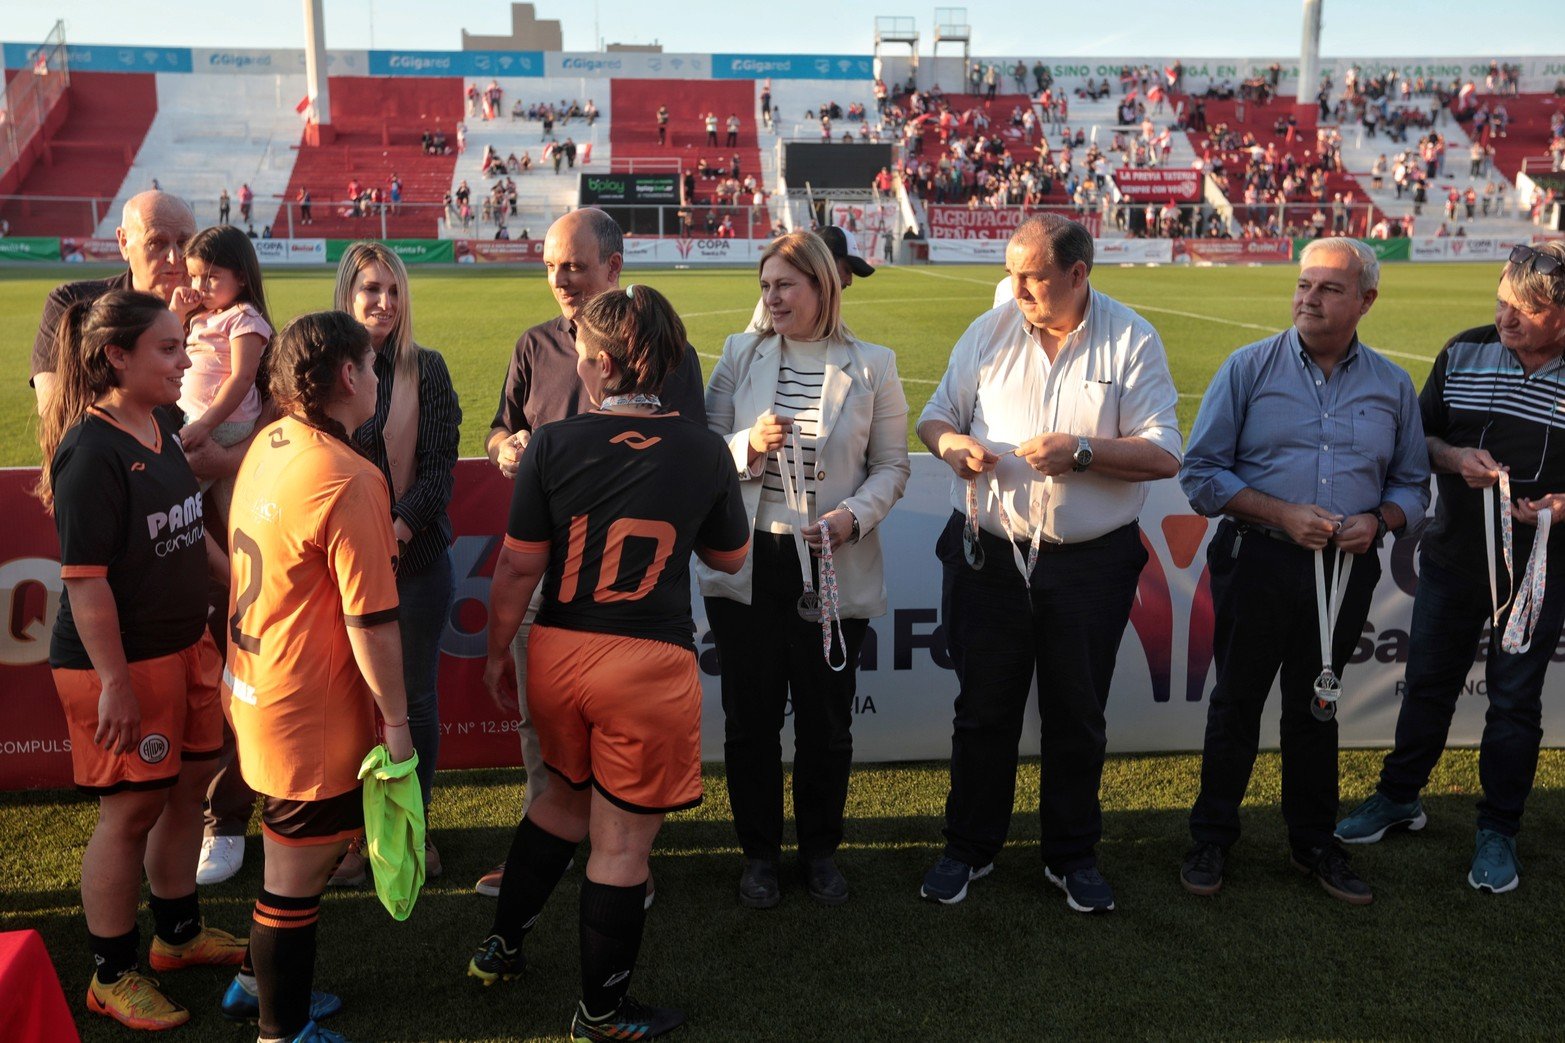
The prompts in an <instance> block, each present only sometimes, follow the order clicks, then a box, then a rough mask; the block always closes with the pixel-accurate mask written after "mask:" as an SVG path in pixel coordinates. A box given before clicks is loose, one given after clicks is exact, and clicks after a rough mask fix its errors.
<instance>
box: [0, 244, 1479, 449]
mask: <svg viewBox="0 0 1565 1043" xmlns="http://www.w3.org/2000/svg"><path fill="white" fill-rule="evenodd" d="M110 271H111V269H106V268H95V269H83V268H82V267H80V266H74V265H73V266H65V265H51V266H38V267H18V266H14V265H13V266H0V345H3V349H0V466H15V465H24V464H37V462H38V450H37V443H36V438H35V436H34V429H33V426H32V412H33V406H32V394H31V392H30V391H29V390H28V389H27V386H26V380H27V375H28V369H27V359H28V354H29V351H30V349H31V346H32V339H33V334H34V332H35V331H36V329H37V322H38V313H39V311H40V309H41V308H42V306H43V299H44V297H45V295H46V294H47V293H48V292H49V290H50V288H52V287H53V286H54V285H55V284H56V283H58V282H60V281H62V280H64V279H68V278H82V277H84V276H86V275H89V274H92V275H101V274H108V273H109V272H110ZM1497 274H1498V269H1497V267H1496V266H1494V265H1425V266H1416V265H1407V264H1404V265H1391V266H1387V267H1386V268H1385V269H1384V270H1383V276H1382V293H1381V300H1380V301H1379V302H1378V303H1377V304H1376V305H1375V307H1374V309H1373V310H1372V311H1371V312H1370V313H1369V315H1368V317H1367V318H1366V319H1365V322H1364V325H1363V329H1362V333H1363V336H1364V339H1365V341H1366V342H1367V343H1369V344H1371V345H1373V346H1375V347H1378V348H1384V349H1387V350H1389V351H1394V352H1398V353H1400V354H1399V355H1398V356H1394V357H1395V359H1396V361H1398V362H1400V363H1401V364H1402V365H1404V366H1406V367H1408V370H1409V371H1410V372H1411V373H1412V375H1413V379H1414V381H1415V383H1417V384H1420V385H1421V384H1422V383H1423V379H1424V376H1425V374H1426V373H1427V372H1428V360H1430V359H1433V358H1434V355H1435V353H1436V352H1437V351H1438V350H1439V349H1440V346H1441V345H1442V344H1444V343H1445V341H1446V339H1447V338H1449V337H1450V336H1451V334H1453V333H1456V332H1457V331H1459V330H1462V329H1466V328H1468V327H1470V326H1474V325H1478V324H1480V323H1484V322H1490V321H1493V307H1492V302H1493V299H1494V284H1495V280H1496V278H1497ZM1000 275H1001V272H1000V269H998V268H994V267H980V266H971V267H939V268H933V267H920V268H892V269H884V270H882V271H880V272H878V273H876V275H875V276H874V277H873V278H870V279H860V280H858V281H856V282H855V283H854V284H853V286H852V288H851V289H849V290H848V291H847V293H846V295H845V297H844V301H845V304H844V313H845V315H846V318H847V321H848V323H849V325H850V326H851V327H852V328H853V330H854V331H855V332H856V333H857V334H858V335H859V336H860V337H863V338H864V339H866V340H871V341H876V342H878V343H882V344H886V345H889V346H891V347H892V348H895V349H896V351H897V354H898V357H899V368H900V371H901V374H902V377H903V380H904V381H905V382H906V387H907V394H908V400H909V402H910V403H911V405H912V416H911V417H910V419H909V428H910V431H909V433H910V435H911V427H912V423H913V421H914V420H915V419H916V418H917V415H918V411H919V409H921V408H922V407H923V404H924V402H925V400H926V399H928V397H929V395H930V393H931V392H932V391H933V390H934V386H935V383H936V382H938V381H939V379H940V375H941V373H942V372H944V369H945V363H946V358H947V357H948V356H949V354H950V351H951V346H952V345H953V344H954V343H956V339H957V338H958V337H959V336H961V333H962V331H963V330H964V329H965V328H966V327H967V324H968V323H969V322H971V321H972V320H973V318H975V317H976V316H977V315H978V314H979V313H980V312H981V311H983V310H985V309H986V308H987V307H988V306H989V301H990V299H991V294H992V293H993V290H994V284H995V282H996V281H998V279H999V278H1000ZM631 277H632V278H635V279H637V280H640V281H643V282H646V283H649V284H651V285H654V286H656V287H658V288H659V289H661V290H663V291H664V292H665V293H667V294H668V296H669V298H670V299H671V300H672V301H673V302H674V304H675V306H676V307H678V308H679V309H680V312H681V313H682V314H683V315H684V316H685V318H686V323H687V325H688V326H689V329H690V338H691V341H692V343H694V344H695V346H696V349H697V350H698V351H700V352H701V353H702V356H703V358H702V365H703V368H704V369H706V370H707V371H708V372H710V370H711V367H712V365H713V363H714V362H715V360H716V358H717V356H718V354H719V353H720V352H721V350H722V346H723V338H724V337H726V336H727V335H728V334H730V333H735V332H737V331H739V330H741V329H743V328H744V325H745V323H747V322H748V321H749V317H750V312H751V309H752V308H753V307H754V306H755V299H756V295H757V290H756V286H755V275H754V273H753V272H749V271H740V270H725V271H693V270H692V271H636V272H634V273H632V276H631ZM266 278H267V293H268V295H269V296H270V299H271V303H272V308H273V314H274V317H275V318H276V319H277V320H278V322H279V323H281V322H282V321H284V320H286V319H287V318H289V317H291V316H293V315H297V314H299V313H300V312H304V311H309V310H312V309H318V308H323V307H326V306H327V305H328V304H329V303H330V301H331V287H332V282H331V275H330V273H328V272H325V271H314V270H312V271H290V270H286V269H272V270H269V271H268V273H267V277H266ZM1293 279H1294V270H1293V269H1292V268H1290V267H1287V266H1279V267H1267V268H1195V269H1190V268H1172V267H1170V268H1155V269H1154V268H1109V267H1105V268H1100V269H1099V270H1098V271H1097V272H1096V273H1095V274H1094V276H1093V282H1094V284H1095V285H1096V286H1097V287H1098V288H1099V289H1101V290H1103V291H1105V292H1106V293H1109V294H1111V295H1112V296H1114V297H1117V298H1119V299H1120V300H1122V301H1125V302H1126V303H1128V304H1131V305H1133V306H1135V307H1138V308H1139V309H1141V311H1142V313H1143V314H1144V315H1145V316H1146V317H1147V318H1148V319H1150V320H1151V322H1152V323H1153V325H1155V326H1156V327H1157V328H1158V330H1159V332H1160V333H1161V334H1162V336H1163V340H1164V343H1165V344H1166V345H1167V347H1168V353H1169V358H1170V363H1171V365H1172V367H1173V373H1174V381H1175V383H1176V384H1177V385H1178V387H1179V390H1180V392H1181V394H1182V395H1185V396H1189V397H1185V398H1182V399H1181V400H1180V405H1179V419H1180V423H1181V426H1182V427H1183V428H1184V429H1185V430H1186V431H1188V430H1189V428H1190V423H1191V421H1193V420H1194V419H1195V411H1196V406H1197V404H1198V396H1199V395H1200V393H1201V392H1202V391H1203V390H1204V389H1205V388H1206V384H1207V381H1209V380H1210V379H1211V376H1212V373H1213V372H1214V371H1215V370H1216V368H1217V365H1218V363H1219V362H1221V361H1222V359H1223V358H1224V357H1225V356H1226V355H1227V354H1228V353H1229V352H1231V351H1232V350H1233V349H1234V348H1236V347H1238V346H1240V345H1242V344H1246V343H1248V342H1250V341H1252V340H1255V339H1257V338H1259V337H1261V336H1264V335H1266V334H1267V333H1269V332H1272V331H1275V330H1278V329H1281V328H1283V327H1285V326H1286V325H1287V324H1288V322H1289V315H1290V312H1289V295H1290V293H1291V291H1292V285H1293ZM413 302H414V311H413V315H414V324H415V329H416V332H417V335H418V337H419V339H420V341H421V342H422V343H424V344H427V345H428V346H430V347H433V348H438V349H439V350H440V351H442V352H443V353H444V354H445V356H446V360H447V361H448V362H449V363H450V366H451V372H452V376H453V378H454V379H455V381H456V388H457V394H458V396H459V398H460V399H461V402H462V406H463V409H464V410H465V412H466V414H467V415H466V420H465V422H464V423H463V425H462V453H463V455H465V456H478V455H481V454H482V452H483V440H484V436H485V435H486V434H487V433H488V430H489V421H490V419H491V418H492V417H493V416H494V408H495V402H496V400H497V399H498V396H499V391H500V383H501V381H502V380H503V378H504V376H505V367H506V362H507V359H508V358H509V356H510V351H511V347H512V345H513V344H514V343H515V341H516V337H517V334H519V333H520V332H521V331H522V330H523V329H525V328H526V327H527V326H530V325H532V324H534V323H537V322H542V321H544V320H545V319H548V318H550V317H551V316H553V315H555V314H558V313H557V311H556V310H555V305H554V301H553V298H552V297H550V296H549V292H548V288H547V286H546V285H545V283H544V279H543V275H542V273H541V271H539V270H537V269H508V268H498V267H496V268H482V267H480V268H461V269H457V268H439V269H420V268H415V269H413ZM1402 356H1412V357H1402Z"/></svg>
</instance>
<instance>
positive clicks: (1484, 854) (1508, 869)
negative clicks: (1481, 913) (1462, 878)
mask: <svg viewBox="0 0 1565 1043" xmlns="http://www.w3.org/2000/svg"><path fill="white" fill-rule="evenodd" d="M1520 869H1521V867H1520V866H1519V865H1518V864H1517V862H1516V838H1515V837H1508V836H1506V835H1505V834H1504V833H1496V832H1495V831H1494V830H1492V829H1480V830H1479V831H1478V845H1477V848H1476V849H1475V850H1474V851H1473V868H1472V869H1471V870H1470V871H1469V872H1468V874H1467V882H1468V883H1469V884H1471V885H1472V886H1473V888H1474V889H1475V890H1478V891H1488V892H1489V893H1490V894H1494V895H1498V894H1504V893H1505V892H1507V891H1514V890H1516V885H1517V884H1519V883H1521V873H1520Z"/></svg>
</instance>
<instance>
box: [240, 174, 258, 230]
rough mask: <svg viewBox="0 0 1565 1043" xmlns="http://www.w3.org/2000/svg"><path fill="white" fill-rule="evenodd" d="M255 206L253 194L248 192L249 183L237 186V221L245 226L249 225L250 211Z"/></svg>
mask: <svg viewBox="0 0 1565 1043" xmlns="http://www.w3.org/2000/svg"><path fill="white" fill-rule="evenodd" d="M254 205H255V193H254V192H252V191H251V190H250V185H249V183H248V182H247V183H245V184H243V185H240V186H239V219H240V220H241V221H243V222H244V223H245V224H249V223H250V209H251V207H253V206H254Z"/></svg>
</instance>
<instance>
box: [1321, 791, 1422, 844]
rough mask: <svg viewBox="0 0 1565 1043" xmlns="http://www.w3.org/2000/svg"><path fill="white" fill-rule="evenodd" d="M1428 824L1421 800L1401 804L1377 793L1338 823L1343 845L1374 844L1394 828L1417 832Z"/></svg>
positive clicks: (1339, 836)
mask: <svg viewBox="0 0 1565 1043" xmlns="http://www.w3.org/2000/svg"><path fill="white" fill-rule="evenodd" d="M1428 822H1429V816H1428V815H1426V814H1424V805H1423V804H1422V803H1420V802H1419V800H1418V798H1416V797H1415V798H1413V803H1411V804H1398V803H1396V802H1395V801H1393V800H1391V799H1389V798H1387V797H1385V796H1383V795H1381V794H1380V793H1379V792H1376V793H1374V794H1373V795H1371V796H1370V798H1369V799H1368V800H1366V801H1365V802H1364V803H1362V804H1360V805H1359V806H1358V807H1356V808H1354V809H1353V810H1352V811H1351V812H1349V813H1348V817H1347V818H1345V819H1343V820H1342V821H1341V822H1338V823H1337V839H1338V840H1340V841H1342V842H1343V843H1344V844H1373V843H1375V842H1376V841H1378V840H1379V839H1380V838H1381V837H1383V836H1385V835H1386V834H1387V833H1389V832H1391V831H1392V830H1393V829H1406V830H1407V831H1408V832H1409V833H1417V832H1418V831H1419V830H1421V829H1423V828H1424V826H1425V825H1427V824H1428Z"/></svg>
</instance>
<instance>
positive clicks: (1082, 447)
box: [1071, 436, 1092, 471]
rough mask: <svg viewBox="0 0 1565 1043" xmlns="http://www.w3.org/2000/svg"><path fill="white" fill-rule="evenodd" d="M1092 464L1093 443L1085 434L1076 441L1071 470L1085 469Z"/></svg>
mask: <svg viewBox="0 0 1565 1043" xmlns="http://www.w3.org/2000/svg"><path fill="white" fill-rule="evenodd" d="M1091 466H1092V443H1091V442H1089V441H1087V439H1086V437H1085V436H1083V437H1081V438H1080V439H1078V440H1077V442H1076V451H1075V452H1074V453H1072V454H1071V470H1072V471H1085V470H1086V469H1087V468H1089V467H1091Z"/></svg>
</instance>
